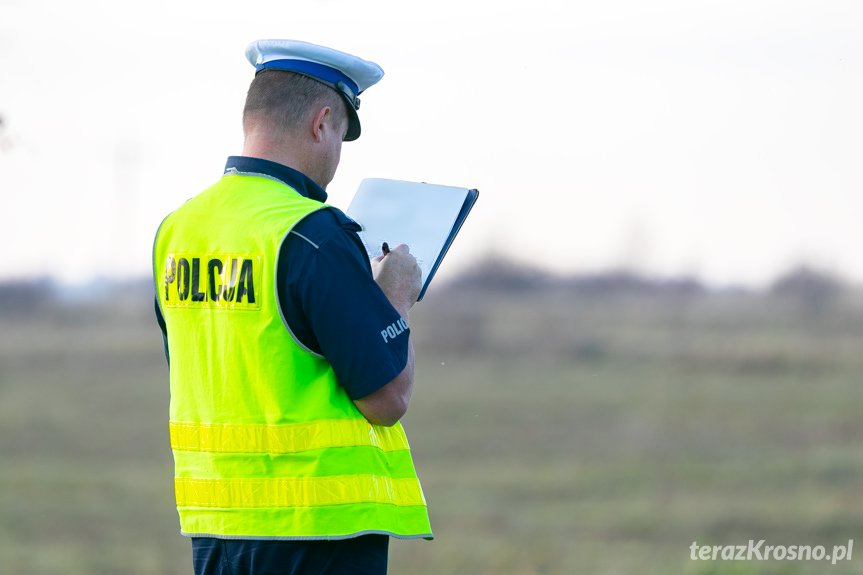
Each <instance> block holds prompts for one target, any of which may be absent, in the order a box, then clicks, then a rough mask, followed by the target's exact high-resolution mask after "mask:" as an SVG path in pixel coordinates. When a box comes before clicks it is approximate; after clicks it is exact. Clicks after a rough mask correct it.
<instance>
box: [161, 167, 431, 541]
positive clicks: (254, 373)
mask: <svg viewBox="0 0 863 575" xmlns="http://www.w3.org/2000/svg"><path fill="white" fill-rule="evenodd" d="M323 207H325V205H324V204H321V203H320V202H317V201H314V200H311V199H308V198H305V197H303V196H302V195H300V194H299V193H297V192H296V191H295V190H293V189H292V188H290V187H288V186H287V185H285V184H284V183H282V182H279V181H277V180H273V179H269V178H267V177H263V176H262V177H258V176H250V175H236V174H228V175H225V176H223V177H222V179H221V180H220V181H219V182H218V183H217V184H215V185H214V186H212V187H211V188H209V189H208V190H206V191H204V192H203V193H201V194H200V195H198V196H196V197H194V198H192V199H191V200H189V201H188V202H186V203H185V204H184V205H183V206H181V207H180V208H179V209H178V210H177V211H175V212H174V213H172V214H171V215H169V216H168V217H167V218H166V219H165V221H164V222H163V223H162V226H161V228H160V229H159V233H158V235H157V237H156V242H155V245H154V254H153V266H154V277H155V280H156V291H157V293H158V298H159V303H160V305H161V310H162V314H163V316H164V318H165V323H166V325H167V330H168V346H169V347H168V350H169V354H170V358H171V365H170V374H171V404H170V433H171V447H172V449H173V452H174V462H175V480H174V485H175V492H176V498H177V508H178V511H179V515H180V526H181V530H182V532H183V534H184V535H190V536H212V537H220V538H230V539H343V538H348V537H353V536H357V535H362V534H366V533H382V534H387V535H392V536H394V537H399V538H403V539H410V538H420V537H422V538H427V539H430V538H431V537H432V532H431V527H430V526H429V521H428V515H427V512H426V502H425V497H424V496H423V492H422V489H421V487H420V484H419V480H418V479H417V476H416V472H415V471H414V465H413V462H412V460H411V455H410V448H409V446H408V442H407V439H406V438H405V434H404V430H403V429H402V427H401V424H398V423H397V424H396V425H394V426H392V427H389V428H387V427H381V426H377V425H372V424H370V423H369V422H368V421H367V420H366V419H365V418H364V417H363V415H362V414H361V413H360V412H359V410H357V408H356V407H355V406H354V404H353V402H352V401H351V400H350V398H349V397H348V396H347V394H346V392H345V390H344V388H343V387H342V386H341V385H339V383H338V381H337V380H336V377H335V375H334V373H333V369H332V367H331V366H330V365H329V363H327V361H326V360H325V359H324V358H323V357H322V356H320V355H317V354H315V353H313V352H311V351H309V350H308V349H306V348H304V346H302V345H301V344H300V343H298V342H297V341H295V339H294V338H293V336H292V335H291V333H290V331H289V328H288V326H287V323H286V322H285V321H284V319H283V318H282V315H281V310H280V306H279V301H278V292H277V290H276V284H275V278H276V269H275V267H276V261H277V257H278V254H279V247H280V245H281V242H282V241H283V239H284V238H285V237H286V236H287V234H288V233H289V232H290V230H291V228H293V227H294V226H295V225H296V223H297V222H299V221H300V220H301V219H302V218H303V217H305V216H306V215H308V214H310V213H311V212H313V211H315V210H317V209H320V208H323Z"/></svg>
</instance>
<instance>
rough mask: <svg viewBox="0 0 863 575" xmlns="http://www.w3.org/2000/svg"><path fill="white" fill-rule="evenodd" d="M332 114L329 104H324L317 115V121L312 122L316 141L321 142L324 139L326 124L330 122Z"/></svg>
mask: <svg viewBox="0 0 863 575" xmlns="http://www.w3.org/2000/svg"><path fill="white" fill-rule="evenodd" d="M331 115H332V110H331V109H330V107H329V106H324V107H323V108H321V109H320V110H319V111H318V113H317V114H316V115H315V121H314V122H313V123H312V135H313V136H314V138H315V142H318V143H320V142H321V141H322V140H323V138H324V124H328V123H329V122H330V116H331ZM327 128H329V126H327Z"/></svg>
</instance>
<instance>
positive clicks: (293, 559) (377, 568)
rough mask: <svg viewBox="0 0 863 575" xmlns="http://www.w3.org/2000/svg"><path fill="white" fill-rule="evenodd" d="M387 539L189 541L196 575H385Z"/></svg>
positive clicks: (209, 539) (365, 536)
mask: <svg viewBox="0 0 863 575" xmlns="http://www.w3.org/2000/svg"><path fill="white" fill-rule="evenodd" d="M389 541H390V538H389V537H388V536H387V535H362V536H360V537H354V538H351V539H340V540H338V541H269V540H263V541H257V540H247V539H213V538H210V537H193V538H192V560H193V562H194V564H195V575H324V574H326V575H385V574H386V572H387V554H388V547H389Z"/></svg>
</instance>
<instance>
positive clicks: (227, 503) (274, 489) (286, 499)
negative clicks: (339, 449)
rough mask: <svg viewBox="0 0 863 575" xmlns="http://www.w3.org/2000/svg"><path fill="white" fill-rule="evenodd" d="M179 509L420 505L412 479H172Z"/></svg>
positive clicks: (419, 491)
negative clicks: (359, 504)
mask: <svg viewBox="0 0 863 575" xmlns="http://www.w3.org/2000/svg"><path fill="white" fill-rule="evenodd" d="M174 491H175V493H176V496H177V505H178V506H180V507H219V508H243V507H314V506H321V505H346V504H352V503H385V504H390V505H397V506H399V507H409V506H413V505H425V504H426V502H425V498H424V497H423V493H422V489H421V488H420V484H419V481H418V480H416V479H391V478H389V477H381V476H379V475H348V476H339V477H275V478H271V479H194V478H189V477H178V478H176V479H174Z"/></svg>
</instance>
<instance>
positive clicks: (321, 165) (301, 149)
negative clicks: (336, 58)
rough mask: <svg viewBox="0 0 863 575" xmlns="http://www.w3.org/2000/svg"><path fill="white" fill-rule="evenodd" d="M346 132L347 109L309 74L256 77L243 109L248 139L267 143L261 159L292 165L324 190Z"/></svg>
mask: <svg viewBox="0 0 863 575" xmlns="http://www.w3.org/2000/svg"><path fill="white" fill-rule="evenodd" d="M347 130H348V115H347V109H346V106H345V103H344V101H342V97H341V96H339V94H338V93H336V92H335V91H334V90H332V89H331V88H329V87H327V86H325V85H324V84H321V83H320V82H317V81H315V80H313V79H311V78H308V77H306V76H302V75H300V74H295V73H293V72H283V71H280V70H272V71H265V72H263V73H260V74H258V75H257V76H255V79H254V80H252V84H251V85H250V86H249V92H248V94H247V95H246V105H245V107H244V108H243V132H244V133H245V135H246V141H247V142H249V140H252V142H251V143H252V144H253V145H255V144H263V145H265V146H266V147H268V148H269V149H268V150H260V151H258V152H257V154H258V155H261V156H262V155H270V156H271V157H270V158H268V159H274V160H276V161H279V159H278V156H276V155H274V154H282V155H284V154H290V156H288V157H284V158H283V159H282V161H281V163H285V164H292V167H294V168H296V169H298V170H300V171H302V172H303V173H304V174H306V175H307V176H309V177H310V178H312V180H314V181H315V182H316V183H317V184H318V185H319V186H321V187H322V188H324V189H326V187H327V184H329V183H330V182H331V181H332V179H333V176H335V173H336V168H338V165H339V160H340V158H341V149H342V141H343V140H344V139H345V134H346V133H347Z"/></svg>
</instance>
